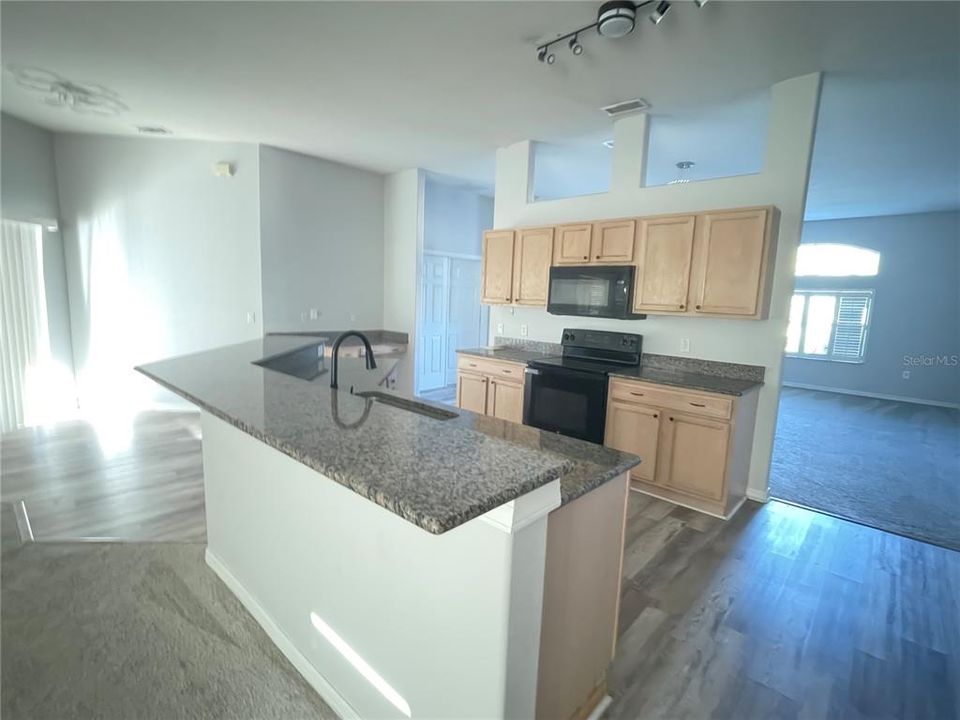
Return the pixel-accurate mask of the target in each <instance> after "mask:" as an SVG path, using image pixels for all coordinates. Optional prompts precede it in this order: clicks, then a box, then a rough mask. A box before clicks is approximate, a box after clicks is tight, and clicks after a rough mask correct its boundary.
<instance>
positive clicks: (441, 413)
mask: <svg viewBox="0 0 960 720" xmlns="http://www.w3.org/2000/svg"><path fill="white" fill-rule="evenodd" d="M354 395H356V396H357V397H362V398H371V399H372V400H375V401H376V402H381V403H383V404H384V405H392V406H393V407H395V408H400V409H401V410H407V411H409V412H415V413H418V414H420V415H425V416H427V417H430V418H433V419H434V420H452V419H453V418H455V417H460V413H458V412H455V411H453V410H447V409H445V408H441V407H437V406H436V405H429V404H427V403H423V402H417V401H416V400H407V399H406V398H402V397H397V396H396V395H390V394H388V393H385V392H380V391H379V390H368V391H366V392H358V393H354Z"/></svg>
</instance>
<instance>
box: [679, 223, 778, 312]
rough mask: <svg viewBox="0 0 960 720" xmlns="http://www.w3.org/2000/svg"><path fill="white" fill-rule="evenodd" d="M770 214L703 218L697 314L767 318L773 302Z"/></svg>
mask: <svg viewBox="0 0 960 720" xmlns="http://www.w3.org/2000/svg"><path fill="white" fill-rule="evenodd" d="M769 215H770V210H769V209H768V208H759V209H752V210H743V211H729V212H715V213H705V214H703V215H701V216H700V217H699V218H698V225H699V227H698V232H697V242H696V251H695V260H694V264H693V270H692V281H691V302H692V303H693V310H694V311H695V312H697V313H709V314H712V315H736V316H740V317H758V318H759V317H765V316H766V312H767V304H768V300H769V285H770V273H771V272H772V269H773V263H772V262H771V261H770V257H769V256H770V251H771V247H770V246H771V242H770V233H769V225H770V223H769Z"/></svg>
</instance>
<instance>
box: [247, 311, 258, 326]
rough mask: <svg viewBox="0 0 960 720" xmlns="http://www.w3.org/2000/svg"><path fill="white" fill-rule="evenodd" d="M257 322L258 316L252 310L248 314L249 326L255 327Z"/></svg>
mask: <svg viewBox="0 0 960 720" xmlns="http://www.w3.org/2000/svg"><path fill="white" fill-rule="evenodd" d="M256 321H257V314H256V313H255V312H254V311H253V310H250V311H248V312H247V325H253V324H254V323H255V322H256Z"/></svg>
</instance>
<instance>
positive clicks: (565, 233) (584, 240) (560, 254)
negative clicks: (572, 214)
mask: <svg viewBox="0 0 960 720" xmlns="http://www.w3.org/2000/svg"><path fill="white" fill-rule="evenodd" d="M592 234H593V226H592V225H589V224H584V225H560V226H559V227H557V229H556V243H555V250H554V255H553V264H554V265H585V264H586V263H588V262H590V237H591V235H592Z"/></svg>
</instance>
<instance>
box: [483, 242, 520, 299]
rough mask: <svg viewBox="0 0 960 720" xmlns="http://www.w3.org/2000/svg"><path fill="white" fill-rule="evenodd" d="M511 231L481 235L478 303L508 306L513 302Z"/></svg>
mask: <svg viewBox="0 0 960 720" xmlns="http://www.w3.org/2000/svg"><path fill="white" fill-rule="evenodd" d="M513 245H514V232H513V230H489V231H487V232H485V233H484V234H483V260H482V263H481V295H480V302H484V303H490V304H496V305H509V304H510V303H511V302H512V301H513Z"/></svg>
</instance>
